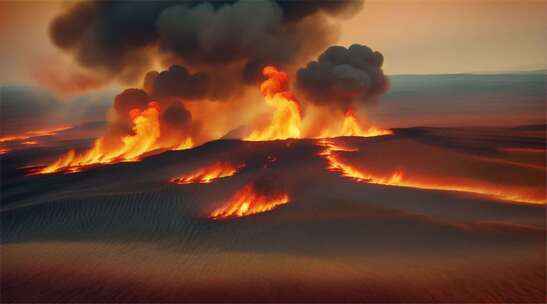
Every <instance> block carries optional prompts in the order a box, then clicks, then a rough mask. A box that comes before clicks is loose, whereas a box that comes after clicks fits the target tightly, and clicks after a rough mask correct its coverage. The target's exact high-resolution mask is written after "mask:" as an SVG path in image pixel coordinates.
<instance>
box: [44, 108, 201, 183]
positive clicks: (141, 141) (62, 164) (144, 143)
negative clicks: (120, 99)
mask: <svg viewBox="0 0 547 304" xmlns="http://www.w3.org/2000/svg"><path fill="white" fill-rule="evenodd" d="M159 115H160V107H159V104H158V103H157V102H153V101H152V102H150V103H148V107H147V108H146V109H145V110H143V111H141V110H139V109H133V110H131V111H130V112H129V116H130V117H131V119H132V121H133V132H134V134H133V135H127V136H124V137H122V139H121V142H122V145H121V146H120V147H119V148H117V149H107V148H106V147H105V145H104V141H105V137H100V138H98V139H97V140H95V143H94V145H93V147H92V148H91V149H89V150H87V151H85V152H83V153H81V154H76V151H75V150H74V149H72V150H70V151H68V152H67V153H66V154H64V155H62V156H61V157H60V158H59V159H57V161H55V162H54V163H52V164H50V165H48V166H46V167H44V168H41V169H39V170H37V171H36V172H34V173H36V174H47V173H54V172H59V171H67V172H78V171H80V170H81V169H82V167H85V166H89V165H94V164H112V163H117V162H123V161H136V160H139V158H140V156H142V155H143V154H145V153H147V152H151V151H154V150H157V149H161V148H164V147H162V146H161V145H159V144H158V143H157V141H158V139H159V137H160V122H159ZM192 145H193V142H192V140H191V139H186V141H184V142H183V143H181V144H179V145H178V146H175V147H174V148H175V149H180V148H186V147H188V148H190V147H191V146H192Z"/></svg>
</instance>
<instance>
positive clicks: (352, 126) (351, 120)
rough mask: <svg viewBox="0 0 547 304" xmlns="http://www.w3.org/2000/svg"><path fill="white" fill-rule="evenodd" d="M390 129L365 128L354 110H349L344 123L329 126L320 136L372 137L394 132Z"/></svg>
mask: <svg viewBox="0 0 547 304" xmlns="http://www.w3.org/2000/svg"><path fill="white" fill-rule="evenodd" d="M392 133H393V132H391V131H390V130H384V129H379V128H376V127H369V128H368V129H363V128H362V127H361V126H360V125H359V122H358V121H357V118H356V117H355V115H354V113H353V112H352V111H347V112H346V114H345V115H344V120H343V121H342V125H341V126H340V127H339V128H338V129H336V128H332V127H330V128H327V129H324V130H323V131H322V132H321V135H320V136H319V137H320V138H331V137H338V136H361V137H371V136H380V135H389V134H392Z"/></svg>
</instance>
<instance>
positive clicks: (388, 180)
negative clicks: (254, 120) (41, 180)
mask: <svg viewBox="0 0 547 304" xmlns="http://www.w3.org/2000/svg"><path fill="white" fill-rule="evenodd" d="M319 146H321V147H323V148H324V149H323V151H322V152H321V153H320V154H319V155H320V156H322V157H324V158H325V159H326V160H327V161H328V167H327V170H329V171H330V172H335V173H338V174H340V175H342V176H345V177H348V178H351V179H354V180H356V181H358V182H364V183H369V184H379V185H387V186H398V187H408V188H418V189H426V190H441V191H457V192H468V193H474V194H480V195H485V196H489V197H492V198H495V199H499V200H503V201H510V202H519V203H530V204H545V198H537V197H534V196H531V195H527V194H526V193H521V192H519V191H511V189H506V188H501V187H500V188H495V187H493V186H486V185H478V184H475V185H473V184H471V183H469V182H467V183H466V182H462V183H461V184H459V185H454V184H448V183H446V184H445V183H440V182H438V180H435V179H431V180H427V179H425V178H419V177H407V176H405V174H404V172H403V171H402V170H397V171H395V172H393V173H392V174H388V175H386V176H380V175H375V174H372V173H370V172H366V171H365V170H362V169H358V168H355V167H354V166H352V165H350V164H348V163H347V162H344V161H343V160H342V159H341V158H340V157H339V156H337V154H336V152H337V151H356V150H355V149H349V148H345V147H340V146H338V145H336V144H335V143H333V142H332V141H328V140H322V141H320V142H319Z"/></svg>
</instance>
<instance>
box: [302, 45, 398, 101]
mask: <svg viewBox="0 0 547 304" xmlns="http://www.w3.org/2000/svg"><path fill="white" fill-rule="evenodd" d="M383 61H384V58H383V56H382V54H380V53H379V52H374V51H372V50H371V49H370V48H369V47H367V46H364V45H359V44H354V45H352V46H350V47H349V48H344V47H341V46H332V47H330V48H328V49H327V50H326V51H325V52H323V54H321V55H320V56H319V58H318V59H317V61H312V62H310V63H308V65H307V66H306V67H304V68H301V69H300V70H298V72H297V79H296V83H297V88H298V90H299V93H303V94H304V95H305V97H306V99H307V100H309V101H310V102H312V103H314V104H316V105H332V106H335V107H338V108H340V109H342V110H343V111H345V110H348V108H350V107H352V106H353V105H354V104H356V103H366V102H368V101H370V100H373V99H374V98H375V97H376V96H378V95H380V94H383V93H384V92H385V91H386V89H387V86H388V83H387V80H386V78H385V76H384V72H383V71H382V63H383Z"/></svg>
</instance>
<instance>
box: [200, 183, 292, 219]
mask: <svg viewBox="0 0 547 304" xmlns="http://www.w3.org/2000/svg"><path fill="white" fill-rule="evenodd" d="M288 202H289V195H288V194H287V193H286V192H276V193H269V194H261V193H258V192H257V191H256V189H255V187H254V186H253V184H247V185H245V187H243V189H241V190H240V191H238V192H237V193H236V194H235V195H234V196H233V197H232V198H231V199H230V200H229V201H228V202H227V203H226V204H225V206H224V207H221V208H219V209H216V210H214V211H213V212H211V214H210V215H209V217H210V218H212V219H225V218H234V217H242V216H248V215H252V214H256V213H261V212H267V211H270V210H272V209H274V208H277V207H279V206H281V205H284V204H287V203H288Z"/></svg>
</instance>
